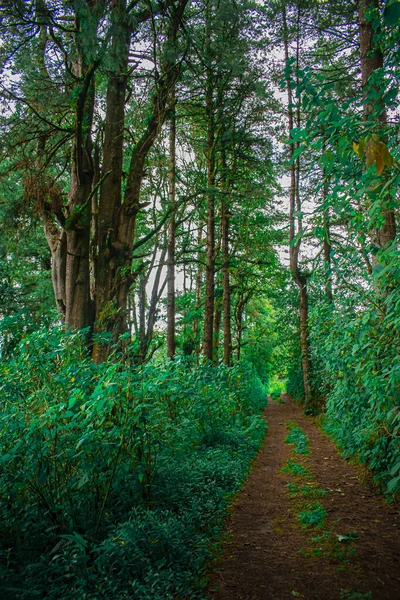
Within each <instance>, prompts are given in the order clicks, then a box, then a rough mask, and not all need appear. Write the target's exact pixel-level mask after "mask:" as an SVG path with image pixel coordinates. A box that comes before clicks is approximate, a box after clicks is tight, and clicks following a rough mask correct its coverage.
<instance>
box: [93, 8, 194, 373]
mask: <svg viewBox="0 0 400 600" xmlns="http://www.w3.org/2000/svg"><path fill="white" fill-rule="evenodd" d="M186 4H187V0H180V1H179V3H178V5H177V6H176V7H175V8H174V11H173V13H172V14H171V15H170V22H169V26H168V31H167V36H166V38H167V39H166V41H165V48H164V50H165V52H164V57H165V58H164V61H163V62H162V64H161V68H160V73H159V76H158V78H157V85H156V91H155V93H154V95H153V98H152V103H151V109H150V110H151V116H150V118H149V120H148V123H147V127H146V130H145V132H144V133H143V134H142V136H141V137H140V139H139V140H138V142H137V143H136V145H135V147H134V148H133V151H132V154H131V159H130V165H129V170H128V175H127V183H126V189H125V194H124V199H123V202H122V201H121V174H122V150H123V124H124V110H125V108H124V106H125V90H126V81H125V72H126V69H125V71H124V70H123V66H124V65H126V64H127V62H128V56H129V34H128V32H127V29H126V25H125V23H126V22H127V19H128V16H127V15H126V14H125V12H126V8H125V7H126V2H125V0H119V2H118V5H116V8H115V10H116V11H122V16H119V17H117V19H116V27H117V25H118V28H119V29H118V31H119V34H117V33H116V34H115V35H116V43H119V44H121V39H122V46H121V48H120V49H119V50H118V51H117V52H116V54H117V55H118V56H119V60H120V63H119V67H120V68H119V70H118V72H117V73H116V74H115V75H114V76H112V77H111V78H110V82H109V91H108V94H107V111H108V114H109V120H108V121H109V136H108V137H109V145H108V146H107V154H108V156H109V158H108V160H109V163H108V164H107V165H106V166H105V167H104V169H103V176H104V177H106V175H107V174H108V172H110V174H109V175H107V177H106V178H105V180H104V182H103V183H102V188H103V187H105V190H104V191H103V190H102V193H101V194H100V204H101V202H102V200H101V199H102V197H103V198H104V203H105V205H106V212H105V213H102V208H101V206H100V213H101V219H100V220H102V223H101V224H100V222H99V244H100V249H99V261H98V275H99V277H100V278H101V279H102V282H101V283H100V282H99V284H98V286H97V287H98V289H97V293H96V304H97V307H96V308H97V311H96V318H97V323H96V330H97V331H99V332H100V331H109V332H110V331H111V332H112V333H113V337H114V340H115V341H116V340H117V339H118V336H119V335H120V334H122V333H124V332H125V331H126V330H127V304H128V294H129V290H130V288H131V286H132V283H133V281H134V279H133V276H132V274H131V265H132V248H133V242H134V238H135V232H136V218H137V215H138V213H139V211H140V210H141V209H142V208H143V205H142V204H141V203H140V190H141V185H142V180H143V177H144V175H145V162H146V159H147V155H148V153H149V151H150V149H151V148H152V146H153V144H154V142H155V140H156V138H157V136H158V133H159V131H160V129H161V126H162V125H163V123H164V120H165V117H166V113H167V108H168V99H169V96H170V93H171V89H173V88H174V86H175V83H176V80H177V78H178V76H179V73H180V70H181V65H180V63H176V62H172V60H173V56H174V52H173V50H175V49H176V42H177V35H178V31H179V28H180V26H181V20H182V16H183V12H184V10H185V6H186ZM124 14H125V17H124ZM118 35H119V36H121V37H120V38H118ZM108 102H109V103H110V105H109V106H108ZM111 175H112V177H111ZM109 177H111V179H109ZM107 188H108V191H107ZM103 214H104V215H105V216H104V218H103ZM101 254H103V257H102V258H100V255H101ZM103 265H104V266H105V267H104V268H103ZM100 270H101V271H102V272H101V273H100ZM107 352H108V346H107V345H103V344H97V345H96V346H95V347H94V352H93V357H94V360H95V361H96V362H101V361H102V360H104V359H105V358H106V356H107Z"/></svg>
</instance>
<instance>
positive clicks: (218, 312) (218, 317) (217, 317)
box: [213, 298, 222, 362]
mask: <svg viewBox="0 0 400 600" xmlns="http://www.w3.org/2000/svg"><path fill="white" fill-rule="evenodd" d="M214 304H215V313H214V332H213V361H214V362H217V361H218V352H219V336H220V330H221V321H222V298H217V299H216V300H215V302H214Z"/></svg>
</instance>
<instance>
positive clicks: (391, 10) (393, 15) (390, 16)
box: [383, 0, 400, 27]
mask: <svg viewBox="0 0 400 600" xmlns="http://www.w3.org/2000/svg"><path fill="white" fill-rule="evenodd" d="M383 20H384V21H385V23H386V25H389V27H390V26H393V25H397V24H398V23H399V21H400V2H396V1H394V2H390V0H389V2H387V3H386V6H385V10H384V11H383Z"/></svg>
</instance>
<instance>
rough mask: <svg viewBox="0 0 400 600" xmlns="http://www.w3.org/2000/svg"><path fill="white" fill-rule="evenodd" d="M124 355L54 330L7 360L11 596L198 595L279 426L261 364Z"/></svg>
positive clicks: (3, 375) (4, 492)
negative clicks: (104, 353)
mask: <svg viewBox="0 0 400 600" xmlns="http://www.w3.org/2000/svg"><path fill="white" fill-rule="evenodd" d="M124 361H125V359H124V357H118V355H114V356H113V357H112V358H111V359H110V360H109V361H108V362H106V363H103V364H101V365H94V364H93V363H92V362H91V361H90V360H89V358H88V356H87V350H86V348H85V346H84V343H83V334H69V335H66V336H65V335H63V334H62V333H61V331H60V330H58V329H53V330H51V331H48V330H46V329H41V330H38V331H37V332H36V333H34V334H32V335H30V336H28V337H26V338H25V339H24V340H23V341H22V342H21V344H20V345H19V347H18V351H17V352H16V353H15V355H14V357H13V358H10V359H9V360H7V361H6V360H4V361H3V362H2V363H0V380H1V386H0V388H1V415H0V428H1V437H0V439H1V456H2V458H1V467H2V469H1V478H0V510H1V514H2V521H3V531H2V536H1V555H0V556H1V563H0V577H1V581H2V588H3V589H5V590H7V592H6V593H7V594H8V595H7V596H6V597H9V598H14V597H18V598H28V597H29V598H31V597H35V596H37V597H44V595H46V597H48V598H56V597H58V598H60V597H61V598H70V597H71V598H72V597H79V598H81V597H82V598H83V597H85V598H98V597H105V598H110V597H112V598H116V599H118V598H125V597H127V596H131V595H133V596H135V597H140V598H144V599H145V598H149V599H150V598H152V599H157V598H158V599H160V600H161V599H165V598H173V597H176V595H180V596H184V595H190V594H195V591H196V589H197V587H198V585H199V578H198V576H199V573H201V570H202V568H203V565H204V561H205V560H206V559H207V558H209V557H210V552H211V546H210V541H211V540H213V539H215V538H216V537H217V536H218V533H219V531H220V527H221V522H222V517H223V515H224V511H225V508H226V506H227V502H228V498H229V496H230V495H232V494H233V493H234V492H235V491H237V490H238V488H239V487H240V485H241V482H242V480H243V477H244V475H245V473H246V471H247V469H248V465H249V461H250V459H251V458H252V457H253V456H254V454H255V453H256V451H257V449H258V446H259V444H260V441H261V439H262V437H263V435H264V433H265V422H264V421H263V420H262V419H261V418H260V417H259V416H258V415H259V413H260V411H261V410H262V408H263V405H264V404H265V393H264V390H263V386H262V385H261V383H260V382H259V380H258V379H257V377H256V375H255V374H254V370H253V369H252V368H251V367H250V366H249V365H243V366H242V365H237V366H236V367H233V368H230V369H228V368H224V367H218V368H216V367H213V366H211V365H197V364H196V363H195V362H194V361H188V360H176V361H173V362H171V361H168V362H165V363H160V362H155V361H152V362H149V363H148V364H146V365H145V366H143V367H141V368H138V369H133V368H132V367H129V365H127V364H126V362H124ZM183 382H184V385H183ZM21 582H22V583H21ZM193 597H194V596H193Z"/></svg>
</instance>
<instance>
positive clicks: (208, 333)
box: [203, 25, 215, 360]
mask: <svg viewBox="0 0 400 600" xmlns="http://www.w3.org/2000/svg"><path fill="white" fill-rule="evenodd" d="M207 26H208V25H207ZM209 35H210V34H209ZM212 78H213V74H212V72H211V68H209V69H208V73H207V90H206V115H207V187H208V193H207V238H206V290H205V305H204V337H203V353H204V356H205V357H206V358H208V359H209V360H212V359H213V331H214V280H215V189H214V186H215V148H214V146H215V118H214V117H215V116H214V99H213V95H214V90H213V79H212Z"/></svg>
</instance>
